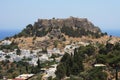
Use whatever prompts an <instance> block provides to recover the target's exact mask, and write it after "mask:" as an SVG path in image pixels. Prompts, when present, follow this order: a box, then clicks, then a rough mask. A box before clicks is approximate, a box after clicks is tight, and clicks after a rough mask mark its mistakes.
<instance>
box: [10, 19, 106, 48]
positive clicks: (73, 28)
mask: <svg viewBox="0 0 120 80" xmlns="http://www.w3.org/2000/svg"><path fill="white" fill-rule="evenodd" d="M105 35H107V33H102V32H101V30H100V28H98V27H96V26H94V25H93V24H92V23H91V22H90V21H89V20H87V19H86V18H76V17H69V18H66V19H55V18H53V19H38V21H37V22H35V23H34V24H33V25H32V24H29V25H27V26H26V28H24V29H23V30H22V31H21V32H20V33H19V34H17V35H15V36H14V37H13V38H12V40H14V41H15V42H17V43H18V44H19V46H20V47H21V48H33V47H34V48H36V47H37V48H39V47H56V46H55V45H56V44H57V46H59V47H60V48H61V47H62V46H64V45H65V44H67V43H68V42H71V41H81V40H83V41H86V40H88V39H98V38H101V37H104V36H105ZM86 37H87V38H86ZM84 39H85V40H84ZM59 44H60V45H59Z"/></svg>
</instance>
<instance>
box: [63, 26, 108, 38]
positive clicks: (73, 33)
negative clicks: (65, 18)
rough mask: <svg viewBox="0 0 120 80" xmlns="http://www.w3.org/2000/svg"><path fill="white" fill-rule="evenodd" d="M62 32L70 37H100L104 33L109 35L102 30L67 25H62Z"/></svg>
mask: <svg viewBox="0 0 120 80" xmlns="http://www.w3.org/2000/svg"><path fill="white" fill-rule="evenodd" d="M61 32H62V33H64V34H65V35H68V36H70V37H82V36H89V37H93V38H100V37H101V36H103V35H107V34H106V33H101V32H95V33H94V32H92V31H89V30H87V31H86V30H85V29H84V28H78V29H73V27H67V26H64V27H62V28H61Z"/></svg>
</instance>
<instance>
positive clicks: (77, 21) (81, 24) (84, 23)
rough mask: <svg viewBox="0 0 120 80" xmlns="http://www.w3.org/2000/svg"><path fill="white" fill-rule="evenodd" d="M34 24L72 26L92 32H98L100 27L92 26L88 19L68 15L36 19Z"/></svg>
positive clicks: (53, 26) (54, 26)
mask: <svg viewBox="0 0 120 80" xmlns="http://www.w3.org/2000/svg"><path fill="white" fill-rule="evenodd" d="M36 24H39V27H40V26H44V27H52V28H56V27H59V28H62V27H65V26H67V27H73V28H84V29H85V30H89V31H92V32H100V29H99V28H98V27H96V26H94V25H93V24H92V23H91V22H90V21H88V20H87V19H86V18H75V17H70V18H66V19H49V20H48V19H38V22H36Z"/></svg>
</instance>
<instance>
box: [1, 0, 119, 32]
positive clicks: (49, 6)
mask: <svg viewBox="0 0 120 80" xmlns="http://www.w3.org/2000/svg"><path fill="white" fill-rule="evenodd" d="M69 16H74V17H79V18H88V19H89V20H90V21H91V22H93V23H94V24H95V25H96V26H99V27H100V28H101V29H102V30H103V31H106V30H107V31H108V30H120V0H0V30H4V29H8V30H14V29H16V30H17V29H18V30H20V29H23V28H25V26H26V25H27V24H33V23H34V22H35V21H37V19H38V18H53V17H55V18H67V17H69Z"/></svg>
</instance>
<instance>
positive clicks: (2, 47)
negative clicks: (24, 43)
mask: <svg viewBox="0 0 120 80" xmlns="http://www.w3.org/2000/svg"><path fill="white" fill-rule="evenodd" d="M14 49H18V45H17V44H16V43H14V42H12V43H11V44H10V45H0V50H11V51H13V50H14Z"/></svg>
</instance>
